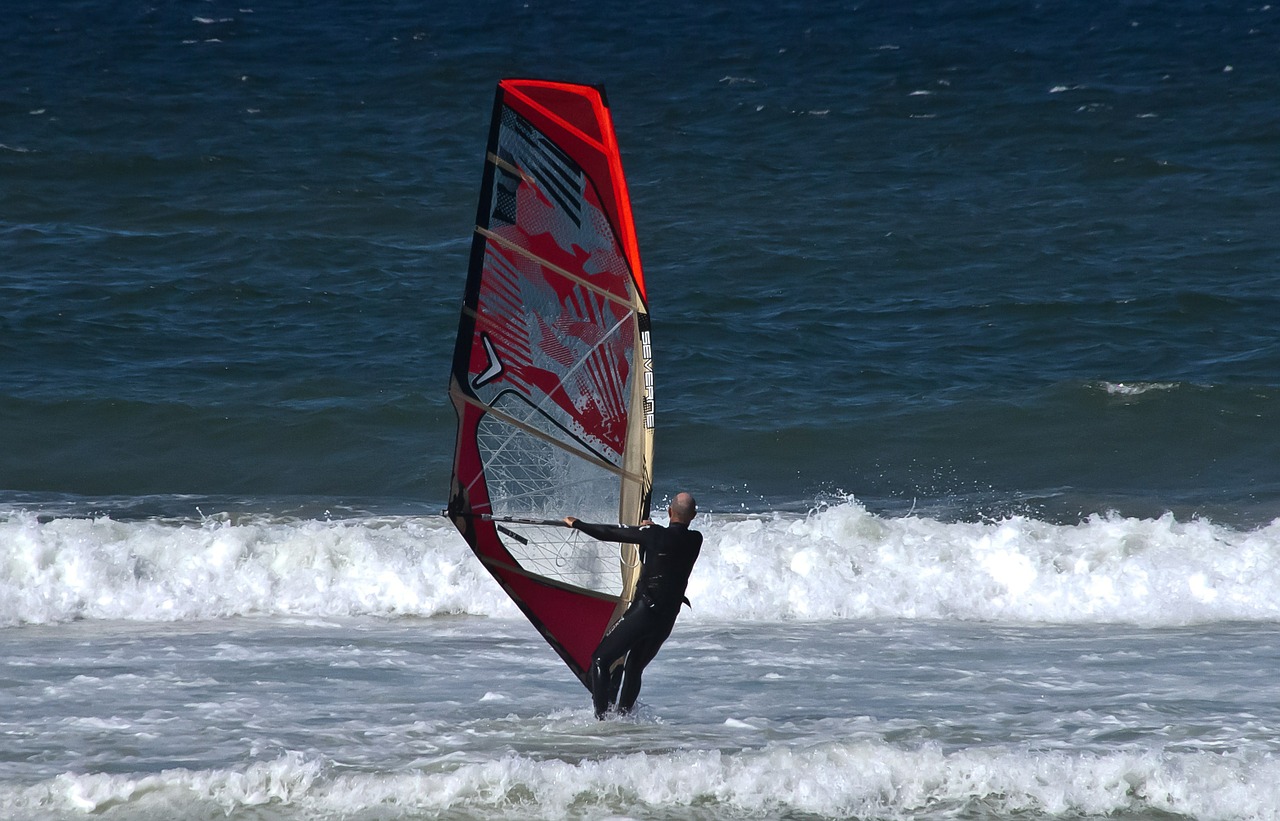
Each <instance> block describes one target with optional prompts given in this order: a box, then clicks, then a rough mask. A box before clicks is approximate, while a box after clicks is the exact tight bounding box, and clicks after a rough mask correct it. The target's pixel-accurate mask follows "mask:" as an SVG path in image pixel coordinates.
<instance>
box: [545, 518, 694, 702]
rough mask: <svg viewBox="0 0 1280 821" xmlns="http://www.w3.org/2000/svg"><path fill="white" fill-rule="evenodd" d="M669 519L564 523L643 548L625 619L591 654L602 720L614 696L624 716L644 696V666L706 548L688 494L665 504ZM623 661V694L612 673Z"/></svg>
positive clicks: (593, 696) (668, 630) (663, 638)
mask: <svg viewBox="0 0 1280 821" xmlns="http://www.w3.org/2000/svg"><path fill="white" fill-rule="evenodd" d="M667 515H668V516H669V517H670V523H669V524H668V525H667V526H666V527H661V526H659V525H655V524H653V523H651V522H646V523H644V524H643V525H641V526H640V527H625V526H618V525H601V524H590V523H588V522H580V521H578V520H577V519H575V518H574V517H572V516H566V517H565V519H564V522H565V524H567V525H569V526H570V527H572V528H574V529H575V530H581V531H582V532H583V533H585V534H587V535H588V536H590V537H592V538H593V539H599V540H601V541H607V542H626V543H627V544H635V545H639V547H640V561H641V562H642V563H643V568H642V569H641V571H640V580H639V582H638V583H637V585H636V596H635V599H633V600H632V602H631V606H630V607H628V608H627V611H626V612H625V613H623V614H622V618H620V619H619V620H618V623H617V624H615V625H614V626H613V629H612V630H610V631H609V632H608V633H607V634H606V635H605V637H604V638H603V639H601V640H600V645H599V646H598V647H597V648H596V652H595V654H594V655H593V656H592V658H591V670H590V671H589V677H590V682H591V703H592V706H593V707H594V708H595V713H596V718H604V715H605V713H606V712H607V711H608V709H609V707H610V706H612V702H613V701H614V699H615V697H616V699H617V707H618V712H619V713H621V714H623V715H626V714H627V713H629V712H631V709H632V708H633V707H634V706H635V703H636V697H637V696H638V695H639V694H640V679H641V674H642V673H643V672H644V668H645V666H646V665H648V664H649V662H651V661H653V657H654V656H656V655H657V654H658V649H659V648H661V647H662V643H663V642H664V641H666V639H667V636H669V635H671V628H672V627H674V626H675V623H676V616H678V615H679V614H680V604H681V603H682V602H684V603H687V602H688V600H687V599H685V597H684V591H685V588H686V587H688V584H689V574H690V573H692V572H693V564H694V562H696V561H697V560H698V553H699V552H700V551H701V550H702V534H701V533H699V532H698V531H696V530H690V529H689V523H690V522H692V521H693V517H694V516H697V515H698V505H697V503H696V502H695V501H694V498H693V496H691V495H690V494H688V493H677V494H676V496H675V498H674V499H672V500H671V504H670V506H669V507H668V508H667ZM620 659H622V660H623V661H622V665H621V667H622V682H621V693H619V688H618V685H617V676H616V675H613V674H611V672H610V671H611V670H612V669H613V668H614V665H615V664H616V663H617V662H618V661H619V660H620Z"/></svg>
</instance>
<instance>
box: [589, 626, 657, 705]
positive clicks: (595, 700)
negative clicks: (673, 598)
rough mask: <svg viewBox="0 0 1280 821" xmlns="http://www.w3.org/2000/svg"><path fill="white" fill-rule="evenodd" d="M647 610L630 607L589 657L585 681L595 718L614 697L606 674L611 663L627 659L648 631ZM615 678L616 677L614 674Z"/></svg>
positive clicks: (614, 691) (613, 691)
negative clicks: (589, 685) (587, 682)
mask: <svg viewBox="0 0 1280 821" xmlns="http://www.w3.org/2000/svg"><path fill="white" fill-rule="evenodd" d="M648 614H649V609H648V608H647V607H644V606H642V605H640V606H638V605H637V604H636V603H633V604H632V605H631V607H629V608H628V609H627V612H626V613H623V614H622V618H621V619H618V623H617V624H615V625H614V626H613V630H611V631H609V633H608V635H606V636H605V637H604V638H603V639H601V640H600V646H598V647H597V648H596V652H595V654H594V655H593V656H592V657H591V669H590V670H589V671H588V676H587V677H588V680H589V683H590V684H591V706H592V707H593V708H594V709H595V714H596V718H604V714H605V712H606V711H607V710H608V709H609V704H610V702H612V701H613V700H614V699H615V697H616V695H617V692H618V691H617V688H616V687H615V686H614V682H613V681H612V679H613V675H611V674H610V670H611V668H612V667H613V664H614V662H616V661H617V660H618V659H620V658H622V657H623V656H627V655H628V651H629V650H630V649H631V646H632V645H633V644H635V643H636V642H637V641H638V640H640V639H641V638H642V637H643V636H644V635H645V633H646V632H647V631H648V628H649V621H650V619H649V615H648ZM614 675H616V674H614Z"/></svg>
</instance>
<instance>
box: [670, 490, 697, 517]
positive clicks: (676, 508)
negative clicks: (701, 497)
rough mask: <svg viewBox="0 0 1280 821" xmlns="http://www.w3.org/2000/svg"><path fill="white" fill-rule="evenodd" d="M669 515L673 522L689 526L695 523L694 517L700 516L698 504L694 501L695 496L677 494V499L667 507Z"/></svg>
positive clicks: (682, 493)
mask: <svg viewBox="0 0 1280 821" xmlns="http://www.w3.org/2000/svg"><path fill="white" fill-rule="evenodd" d="M667 514H668V515H669V516H670V517H671V521H672V522H679V523H680V524H686V525H687V524H689V522H692V521H693V517H694V516H697V515H698V503H697V502H696V501H694V499H693V496H692V495H691V494H689V493H684V492H681V493H677V494H676V497H675V498H674V499H672V500H671V505H670V506H669V507H667Z"/></svg>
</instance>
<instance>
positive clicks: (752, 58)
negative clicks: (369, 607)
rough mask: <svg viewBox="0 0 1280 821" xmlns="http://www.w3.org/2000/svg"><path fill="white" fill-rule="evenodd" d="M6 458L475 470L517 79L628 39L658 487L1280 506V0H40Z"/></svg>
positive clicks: (424, 489) (278, 503)
mask: <svg viewBox="0 0 1280 821" xmlns="http://www.w3.org/2000/svg"><path fill="white" fill-rule="evenodd" d="M6 18H7V21H8V22H7V23H6V25H5V26H4V27H3V32H2V33H0V43H3V53H4V54H5V60H4V61H3V64H2V65H0V501H3V502H5V503H7V504H10V505H13V504H16V505H18V506H21V507H27V508H36V509H44V508H47V509H50V510H58V511H65V510H71V511H81V512H83V511H86V510H106V511H112V512H114V513H116V514H117V515H128V514H132V515H136V516H142V517H146V516H152V515H160V514H169V515H186V514H194V508H195V507H197V506H200V507H201V508H205V512H206V513H207V512H208V509H207V508H208V507H212V508H213V509H215V510H240V509H250V510H263V509H267V510H297V511H301V512H309V511H313V510H315V511H318V510H323V509H331V510H334V511H335V512H336V511H337V510H340V509H348V508H359V509H366V510H384V511H427V510H433V509H437V508H438V507H439V506H440V505H441V504H442V503H443V501H444V498H445V495H446V491H447V484H448V465H449V461H450V459H451V455H452V448H453V425H454V420H453V412H452V409H451V408H450V407H449V406H448V404H447V402H446V398H445V387H446V378H447V377H446V369H447V364H448V361H449V356H450V354H451V351H452V344H453V336H454V333H455V326H456V320H457V309H458V302H459V299H460V297H461V289H462V283H463V280H464V277H465V269H466V253H467V249H468V248H469V243H470V231H471V227H472V220H473V217H474V213H475V202H476V197H477V194H478V186H479V176H480V171H481V162H482V152H483V141H484V137H485V135H486V133H487V118H488V116H489V113H490V105H491V99H492V93H493V86H494V83H495V81H496V80H497V79H498V78H499V77H501V76H505V75H534V76H546V77H552V78H557V79H568V80H577V81H585V82H603V83H604V84H605V85H606V87H607V89H608V92H609V97H610V102H611V103H612V106H613V110H614V117H615V123H616V126H617V129H618V133H619V141H620V143H621V146H622V151H623V160H624V165H625V167H626V169H627V173H628V177H629V180H630V185H631V193H632V198H633V201H634V206H635V213H636V219H637V223H638V230H639V235H640V244H641V254H642V257H643V259H644V260H645V264H646V273H647V277H648V280H649V283H650V288H649V291H650V298H651V309H652V312H653V320H654V338H655V344H656V367H657V371H658V385H659V392H658V401H659V405H658V408H659V421H658V425H659V428H658V439H657V443H658V444H657V458H658V463H657V477H658V492H659V494H660V495H669V494H671V493H673V492H674V491H675V490H676V489H678V487H689V488H691V489H693V490H695V492H698V493H699V495H700V496H701V497H702V498H703V500H704V505H707V504H709V505H710V506H711V507H713V508H718V509H721V510H740V509H743V508H745V509H747V510H751V511H767V510H777V509H804V508H806V507H808V506H810V505H812V504H813V503H814V501H815V500H818V499H821V498H824V497H825V496H828V495H831V494H838V493H841V492H846V493H852V494H855V495H857V496H858V498H859V499H862V500H864V502H865V503H866V504H868V505H869V506H870V507H871V508H872V509H873V510H885V511H889V512H892V511H905V510H907V509H910V508H911V507H912V506H915V507H916V509H917V510H930V511H932V512H934V513H936V515H939V516H942V517H955V518H973V517H981V516H1000V515H1003V514H1007V513H1011V512H1021V513H1028V514H1031V515H1033V516H1036V517H1041V518H1046V519H1049V520H1063V521H1074V520H1076V519H1077V518H1079V517H1082V516H1087V515H1089V514H1091V513H1096V512H1105V511H1108V510H1115V511H1117V512H1119V513H1121V514H1122V515H1127V516H1140V517H1143V516H1157V515H1159V514H1161V513H1163V512H1165V511H1173V512H1174V513H1175V514H1176V515H1177V516H1179V517H1180V518H1189V517H1191V516H1195V515H1201V516H1208V517H1210V518H1213V519H1215V520H1218V521H1222V522H1226V523H1230V524H1236V525H1240V526H1246V527H1250V526H1253V525H1257V524H1261V523H1265V522H1268V521H1271V520H1272V519H1274V518H1275V517H1276V516H1278V515H1280V405H1278V403H1280V344H1277V329H1278V326H1280V319H1278V317H1280V298H1278V297H1277V289H1276V283H1277V278H1278V276H1280V240H1277V239H1276V234H1275V226H1276V224H1277V222H1278V221H1280V220H1278V219H1277V217H1280V206H1278V205H1277V203H1280V108H1277V106H1276V105H1275V101H1276V100H1277V99H1280V72H1277V71H1276V69H1275V67H1276V65H1277V64H1280V62H1278V61H1280V11H1278V10H1277V9H1274V8H1272V7H1271V6H1269V5H1266V4H1257V3H1247V2H1225V3H1213V4H1205V3H1192V2H1160V3H1154V2H1152V3H1140V2H1130V3H1104V2H1080V3H1069V4H1068V3H1063V4H1032V3H1010V2H997V1H996V0H984V1H983V2H964V3H961V2H942V1H941V0H937V1H936V2H926V3H914V4H905V5H904V4H897V3H854V4H835V3H832V4H818V6H817V7H815V6H814V5H812V4H772V3H738V4H732V5H710V6H709V5H706V4H680V3H670V4H657V5H651V4H609V5H606V6H601V5H599V4H591V3H541V2H530V3H527V4H501V3H479V4H477V3H431V4H419V3H408V2H388V3H377V4H354V5H352V4H337V3H323V2H322V3H319V4H317V3H307V4H303V3H273V4H267V5H258V4H248V5H246V4H242V3H230V2H222V0H215V1H214V2H180V3H174V4H162V5H160V6H153V5H151V4H146V3H140V2H127V1H126V0H121V2H113V3H106V4H102V3H72V2H61V3H58V2H55V3H44V2H33V1H30V0H18V2H16V3H11V4H10V5H9V6H8V7H7V13H6Z"/></svg>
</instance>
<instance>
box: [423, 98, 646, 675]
mask: <svg viewBox="0 0 1280 821" xmlns="http://www.w3.org/2000/svg"><path fill="white" fill-rule="evenodd" d="M484 157H485V162H484V175H483V178H482V184H481V194H480V204H479V208H478V209H477V216H476V228H475V233H474V234H473V237H472V251H471V258H470V260H471V261H470V269H469V271H468V275H467V284H466V288H465V291H464V298H463V306H462V311H461V314H460V321H459V326H458V339H457V345H456V347H455V353H454V361H453V371H452V376H451V378H450V384H449V393H450V396H451V397H452V400H453V405H454V409H455V411H456V413H457V415H458V439H457V446H456V449H455V454H454V470H453V479H452V483H451V490H450V499H449V508H448V511H447V512H448V513H449V514H450V515H451V517H452V519H453V522H454V524H455V525H456V526H457V528H458V530H459V531H460V532H461V533H462V534H463V536H464V537H465V538H466V540H467V543H468V544H469V545H470V546H471V549H472V550H473V551H474V552H475V553H476V555H477V556H478V557H479V558H480V559H481V561H482V562H483V563H484V566H485V567H486V568H487V569H488V570H489V572H490V573H491V574H492V575H493V576H494V578H495V579H497V581H498V582H499V583H500V584H501V585H502V587H503V589H504V590H505V591H506V592H507V594H508V595H509V596H510V597H511V598H512V600H513V601H515V603H516V604H517V605H518V606H519V607H520V609H521V611H522V612H523V613H524V614H525V615H526V616H527V617H528V618H529V620H530V621H531V622H532V623H533V624H534V626H535V627H537V629H538V630H539V631H540V632H541V633H542V635H543V636H544V637H545V638H546V639H547V641H548V643H550V644H551V646H552V647H553V648H554V649H555V650H556V651H557V652H558V653H559V654H560V656H561V658H563V659H564V661H565V663H566V664H567V665H568V666H569V668H570V669H571V670H572V671H573V672H574V674H575V675H577V676H578V678H579V679H581V680H582V681H583V683H584V684H585V683H586V671H587V668H588V667H589V664H590V657H591V653H592V652H593V651H594V649H595V646H596V644H598V643H599V640H600V638H602V637H603V635H604V634H605V632H606V631H607V630H608V628H609V627H610V626H611V624H612V623H613V621H615V620H616V619H617V618H618V616H619V615H621V612H622V610H623V609H625V607H626V605H627V604H628V603H629V602H630V600H631V598H632V595H633V591H634V586H635V581H636V578H637V576H638V573H639V567H640V565H639V561H638V558H637V556H636V549H635V547H634V546H631V545H611V544H604V543H600V542H596V541H594V540H592V539H590V538H588V537H586V536H585V535H584V534H582V533H580V532H578V531H576V530H573V529H571V528H565V527H557V526H555V525H554V524H547V522H548V521H550V522H555V521H557V520H559V519H560V518H561V517H563V516H565V515H566V514H569V515H574V516H578V517H581V518H584V519H589V520H595V521H618V522H620V523H622V524H638V523H639V522H640V521H642V520H643V519H646V518H647V517H648V515H649V500H650V493H651V488H652V460H653V459H652V457H653V383H652V375H653V369H652V361H651V345H650V342H649V316H648V306H647V296H646V291H645V285H644V277H643V274H642V272H641V268H640V259H639V255H638V253H637V251H636V241H635V228H634V226H633V225H632V221H631V205H630V201H629V198H628V196H627V189H626V181H625V179H624V178H623V175H622V163H621V159H620V157H619V156H618V149H617V139H616V137H615V136H614V131H613V123H612V119H611V116H610V112H609V108H608V106H607V104H606V103H605V100H604V96H603V94H602V92H601V91H600V90H599V89H598V88H594V87H591V86H583V85H575V84H568V83H553V82H547V81H540V80H518V79H511V80H503V81H501V82H500V83H499V84H498V89H497V93H496V95H495V99H494V108H493V119H492V123H491V126H490V133H489V143H488V146H487V147H486V151H485V154H484Z"/></svg>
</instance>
